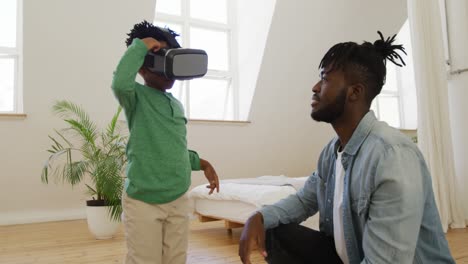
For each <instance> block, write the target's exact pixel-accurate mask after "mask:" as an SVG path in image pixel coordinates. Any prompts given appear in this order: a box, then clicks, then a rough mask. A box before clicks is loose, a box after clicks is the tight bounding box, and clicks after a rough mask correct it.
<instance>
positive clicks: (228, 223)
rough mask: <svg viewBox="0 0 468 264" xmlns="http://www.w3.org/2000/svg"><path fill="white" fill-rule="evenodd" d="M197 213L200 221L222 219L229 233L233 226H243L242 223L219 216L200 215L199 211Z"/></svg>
mask: <svg viewBox="0 0 468 264" xmlns="http://www.w3.org/2000/svg"><path fill="white" fill-rule="evenodd" d="M197 214H198V220H199V221H200V222H202V223H205V222H213V221H224V227H225V228H226V229H227V231H228V232H229V233H230V234H231V233H232V229H233V228H240V227H244V224H243V223H240V222H236V221H232V220H228V219H224V218H220V217H214V216H208V215H202V214H200V213H197Z"/></svg>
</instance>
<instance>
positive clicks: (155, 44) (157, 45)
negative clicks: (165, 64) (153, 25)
mask: <svg viewBox="0 0 468 264" xmlns="http://www.w3.org/2000/svg"><path fill="white" fill-rule="evenodd" d="M141 41H143V43H145V45H146V47H147V48H148V50H151V51H153V52H156V51H158V50H159V49H161V46H162V44H161V42H159V41H157V40H156V39H154V38H144V39H141Z"/></svg>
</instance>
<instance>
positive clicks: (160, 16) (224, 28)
mask: <svg viewBox="0 0 468 264" xmlns="http://www.w3.org/2000/svg"><path fill="white" fill-rule="evenodd" d="M180 1H181V14H180V16H179V15H173V14H167V13H161V12H159V11H158V10H157V8H156V7H155V19H154V22H155V23H163V24H164V23H168V24H177V25H180V26H181V32H177V33H180V34H181V36H183V40H182V43H181V45H182V46H183V47H190V28H191V27H197V28H201V29H205V30H211V31H221V32H226V34H227V37H228V40H227V51H228V70H226V71H223V70H212V69H208V72H207V73H206V75H205V76H204V77H203V78H204V79H211V80H227V81H228V83H229V84H230V85H228V89H227V91H226V93H227V96H229V94H231V93H232V99H231V100H232V107H233V109H232V110H233V116H232V117H233V120H230V119H221V120H218V121H235V120H239V112H240V109H239V107H240V106H239V87H238V80H239V70H238V66H237V61H236V60H235V58H237V50H238V46H237V42H236V40H237V28H236V22H237V21H236V15H237V14H236V6H235V1H230V0H226V8H227V13H226V14H227V22H226V24H223V23H218V22H213V21H208V20H201V19H196V18H192V17H190V1H191V0H180ZM190 91H191V89H190V81H183V83H182V85H181V98H182V99H183V104H184V106H185V112H186V116H187V118H188V119H189V120H195V119H192V118H191V116H190ZM196 120H200V119H196ZM202 120H203V119H202ZM209 120H211V121H213V119H209ZM214 121H216V120H214Z"/></svg>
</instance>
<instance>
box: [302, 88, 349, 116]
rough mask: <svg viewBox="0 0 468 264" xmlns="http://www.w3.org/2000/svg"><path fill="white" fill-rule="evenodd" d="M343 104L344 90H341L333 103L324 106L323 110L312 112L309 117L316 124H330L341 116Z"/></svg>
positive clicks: (344, 100)
mask: <svg viewBox="0 0 468 264" xmlns="http://www.w3.org/2000/svg"><path fill="white" fill-rule="evenodd" d="M319 102H320V101H319ZM345 103H346V89H343V90H342V92H341V93H340V94H339V95H338V96H337V97H336V99H335V101H334V102H333V103H330V104H329V105H326V106H325V107H324V108H322V109H320V110H318V111H315V112H314V111H312V113H311V114H310V116H311V117H312V119H314V120H315V121H318V122H326V123H332V122H333V121H335V120H336V119H337V118H339V117H340V116H341V115H342V114H343V112H344V107H345Z"/></svg>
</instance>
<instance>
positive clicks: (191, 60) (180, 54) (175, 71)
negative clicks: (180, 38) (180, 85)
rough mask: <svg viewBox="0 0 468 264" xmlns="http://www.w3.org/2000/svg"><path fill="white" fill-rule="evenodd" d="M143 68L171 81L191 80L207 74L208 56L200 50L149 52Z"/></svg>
mask: <svg viewBox="0 0 468 264" xmlns="http://www.w3.org/2000/svg"><path fill="white" fill-rule="evenodd" d="M179 47H180V46H179ZM143 66H145V67H147V68H148V69H149V70H150V71H151V72H154V73H157V74H160V75H163V76H165V77H166V78H168V79H171V80H190V79H193V78H199V77H203V76H204V75H205V74H206V72H207V70H208V55H207V54H206V52H205V51H204V50H199V49H184V48H174V49H160V50H158V51H157V52H156V53H154V52H151V51H150V52H148V54H147V55H146V57H145V62H144V64H143Z"/></svg>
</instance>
